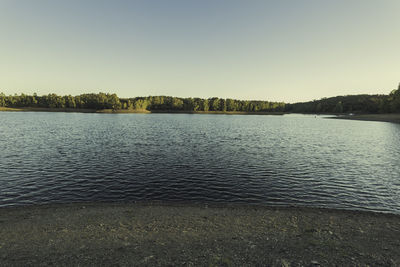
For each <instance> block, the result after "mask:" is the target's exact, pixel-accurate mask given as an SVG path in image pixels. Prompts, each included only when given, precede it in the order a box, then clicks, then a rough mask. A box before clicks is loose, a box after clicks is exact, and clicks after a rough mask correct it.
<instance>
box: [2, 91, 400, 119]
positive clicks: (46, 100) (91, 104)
mask: <svg viewBox="0 0 400 267" xmlns="http://www.w3.org/2000/svg"><path fill="white" fill-rule="evenodd" d="M0 107H10V108H23V107H33V108H35V107H37V108H61V109H66V108H67V109H92V110H103V109H113V110H119V109H122V110H138V111H141V110H148V111H171V112H174V111H189V112H196V111H204V112H207V111H221V112H226V111H237V112H293V113H395V112H400V84H399V87H398V88H397V89H396V90H393V91H392V92H391V93H390V94H388V95H366V94H363V95H347V96H336V97H330V98H322V99H320V100H313V101H308V102H300V103H294V104H286V103H284V102H269V101H255V100H237V99H230V98H228V99H224V98H217V97H213V98H208V99H204V98H180V97H172V96H148V97H135V98H119V97H118V96H117V95H116V94H106V93H98V94H81V95H78V96H71V95H66V96H59V95H56V94H48V95H43V96H38V95H37V94H33V95H26V94H20V95H17V94H15V95H8V96H7V95H5V94H4V93H0Z"/></svg>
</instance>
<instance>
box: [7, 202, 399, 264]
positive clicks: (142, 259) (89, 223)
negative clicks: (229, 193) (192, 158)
mask: <svg viewBox="0 0 400 267" xmlns="http://www.w3.org/2000/svg"><path fill="white" fill-rule="evenodd" d="M399 247H400V216H398V215H390V214H377V213H369V212H356V211H341V210H328V209H311V208H295V207H290V208H276V207H261V206H257V207H255V206H208V207H207V206H200V205H198V206H190V205H162V204H68V205H51V206H47V205H45V206H30V207H17V208H1V209H0V262H2V264H4V265H6V266H21V265H25V266H27V265H56V266H63V265H64V266H67V265H69V266H71V265H75V266H76V265H79V266H132V265H140V266H166V265H171V266H176V265H184V266H267V265H270V266H318V265H319V264H320V265H322V266H334V265H337V266H356V265H357V266H367V265H370V266H399V265H400V254H399V253H398V249H399Z"/></svg>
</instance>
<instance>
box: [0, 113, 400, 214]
mask: <svg viewBox="0 0 400 267" xmlns="http://www.w3.org/2000/svg"><path fill="white" fill-rule="evenodd" d="M0 149H1V153H0V206H10V205H24V204H35V203H59V202H76V201H79V202H81V201H142V200H162V201H166V202H196V203H205V202H207V203H208V202H222V203H226V202H233V203H251V204H272V205H288V204H294V205H306V206H322V207H333V208H345V209H367V210H375V211H388V212H393V213H400V157H399V156H400V125H399V124H391V123H382V122H362V121H346V120H333V119H323V118H321V117H315V116H305V115H285V116H258V115H257V116H256V115H254V116H245V115H244V116H243V115H235V116H232V115H189V114H151V115H146V114H115V115H114V114H80V113H39V112H36V113H34V112H32V113H30V112H26V113H25V112H24V113H23V112H15V113H12V112H0Z"/></svg>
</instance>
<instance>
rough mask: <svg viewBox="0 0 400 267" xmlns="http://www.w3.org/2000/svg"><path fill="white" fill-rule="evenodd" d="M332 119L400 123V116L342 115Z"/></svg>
mask: <svg viewBox="0 0 400 267" xmlns="http://www.w3.org/2000/svg"><path fill="white" fill-rule="evenodd" d="M331 118H332V119H345V120H361V121H384V122H394V123H400V114H360V115H352V116H350V115H342V116H338V117H331Z"/></svg>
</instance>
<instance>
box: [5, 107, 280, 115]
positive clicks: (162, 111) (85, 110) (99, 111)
mask: <svg viewBox="0 0 400 267" xmlns="http://www.w3.org/2000/svg"><path fill="white" fill-rule="evenodd" d="M0 111H30V112H32V111H39V112H81V113H107V114H116V113H117V114H119V113H173V114H225V115H283V114H284V113H283V112H241V111H179V110H152V111H149V110H145V109H139V110H137V109H117V110H113V109H102V110H96V109H74V108H29V107H27V108H7V107H0Z"/></svg>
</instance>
